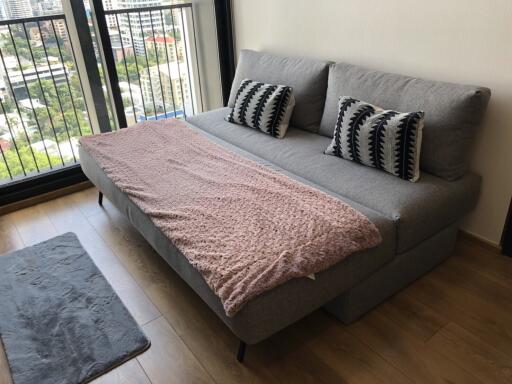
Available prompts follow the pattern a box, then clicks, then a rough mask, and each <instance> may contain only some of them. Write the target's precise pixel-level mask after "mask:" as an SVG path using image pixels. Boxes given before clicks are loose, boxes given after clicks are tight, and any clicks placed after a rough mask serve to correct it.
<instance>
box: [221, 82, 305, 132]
mask: <svg viewBox="0 0 512 384" xmlns="http://www.w3.org/2000/svg"><path fill="white" fill-rule="evenodd" d="M294 106H295V98H294V97H293V92H292V88H291V87H288V86H285V85H272V84H265V83H260V82H257V81H252V80H248V79H246V80H243V81H242V83H240V87H239V88H238V92H237V94H236V99H235V106H234V107H233V109H232V110H231V112H230V113H229V114H228V115H227V116H226V121H229V122H230V123H235V124H241V125H246V126H248V127H251V128H256V129H259V130H261V131H263V132H265V133H268V134H269V135H271V136H274V137H278V138H283V137H284V135H285V134H286V130H287V129H288V123H289V121H290V117H291V115H292V111H293V107H294Z"/></svg>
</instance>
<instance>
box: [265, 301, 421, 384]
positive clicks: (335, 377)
mask: <svg viewBox="0 0 512 384" xmlns="http://www.w3.org/2000/svg"><path fill="white" fill-rule="evenodd" d="M272 341H273V344H274V347H275V348H276V349H277V351H278V352H277V353H276V355H277V356H278V358H277V359H276V361H275V363H272V365H271V367H270V369H271V371H272V373H273V374H274V375H275V376H276V377H278V378H279V379H280V381H284V382H286V381H287V379H289V378H290V377H293V378H294V379H293V380H291V381H290V382H313V383H314V382H325V383H354V384H365V383H372V384H373V383H380V384H384V383H395V384H405V383H411V382H412V381H411V380H410V379H409V378H407V377H406V376H405V375H404V374H403V373H402V372H400V371H399V370H398V369H396V368H395V367H394V366H392V365H391V364H390V363H388V362H387V361H386V360H385V359H383V358H382V357H381V356H380V355H379V354H378V353H376V352H374V351H373V350H372V349H370V348H369V347H368V346H367V345H366V344H364V343H362V342H361V341H360V340H359V339H358V338H356V337H354V336H353V335H352V334H350V333H349V332H347V330H346V326H345V325H343V324H341V323H340V322H339V321H338V320H337V319H335V318H334V317H332V316H330V315H328V314H327V313H325V312H323V311H315V312H314V313H312V314H311V315H309V316H307V317H306V318H304V319H303V320H301V321H300V322H298V323H296V324H294V325H292V326H290V327H288V328H287V329H285V330H284V331H282V332H280V333H278V334H277V335H275V336H274V337H272ZM283 367H287V369H283ZM304 377H308V379H307V380H304ZM309 378H312V380H309Z"/></svg>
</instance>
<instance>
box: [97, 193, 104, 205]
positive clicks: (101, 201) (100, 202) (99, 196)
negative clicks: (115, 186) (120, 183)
mask: <svg viewBox="0 0 512 384" xmlns="http://www.w3.org/2000/svg"><path fill="white" fill-rule="evenodd" d="M98 204H99V205H100V207H103V193H102V192H99V193H98Z"/></svg>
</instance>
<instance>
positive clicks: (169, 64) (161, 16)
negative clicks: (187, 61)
mask: <svg viewBox="0 0 512 384" xmlns="http://www.w3.org/2000/svg"><path fill="white" fill-rule="evenodd" d="M159 12H160V19H161V21H162V34H163V35H164V38H167V35H166V33H165V23H164V16H163V14H162V10H161V9H160V10H159ZM173 39H174V44H176V39H175V38H174V37H173ZM165 57H166V59H167V67H168V68H169V82H170V83H171V97H172V109H173V111H174V117H176V101H175V100H174V89H173V86H172V71H171V62H170V60H169V52H167V45H166V46H165Z"/></svg>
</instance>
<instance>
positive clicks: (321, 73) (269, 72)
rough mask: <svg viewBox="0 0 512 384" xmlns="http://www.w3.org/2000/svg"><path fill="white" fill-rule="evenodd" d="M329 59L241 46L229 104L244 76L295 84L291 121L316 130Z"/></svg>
mask: <svg viewBox="0 0 512 384" xmlns="http://www.w3.org/2000/svg"><path fill="white" fill-rule="evenodd" d="M328 68H329V62H327V61H319V60H312V59H303V58H292V57H286V56H278V55H272V54H270V53H263V52H256V51H250V50H242V51H241V52H240V57H239V59H238V65H237V68H236V73H235V78H234V80H233V85H232V86H231V94H230V97H229V103H228V106H229V107H230V108H233V106H234V105H235V98H236V92H237V90H238V87H239V86H240V83H241V82H242V80H244V79H250V80H255V81H261V82H263V83H270V84H276V85H288V86H290V87H292V88H293V95H294V97H295V108H294V111H293V114H292V117H291V121H290V124H291V125H293V126H295V127H298V128H301V129H306V130H309V131H312V132H317V131H318V127H319V125H320V120H321V118H322V112H323V109H324V102H325V92H326V89H327V75H328Z"/></svg>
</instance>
